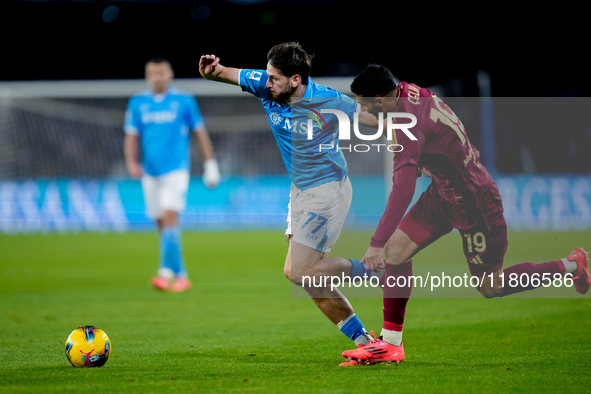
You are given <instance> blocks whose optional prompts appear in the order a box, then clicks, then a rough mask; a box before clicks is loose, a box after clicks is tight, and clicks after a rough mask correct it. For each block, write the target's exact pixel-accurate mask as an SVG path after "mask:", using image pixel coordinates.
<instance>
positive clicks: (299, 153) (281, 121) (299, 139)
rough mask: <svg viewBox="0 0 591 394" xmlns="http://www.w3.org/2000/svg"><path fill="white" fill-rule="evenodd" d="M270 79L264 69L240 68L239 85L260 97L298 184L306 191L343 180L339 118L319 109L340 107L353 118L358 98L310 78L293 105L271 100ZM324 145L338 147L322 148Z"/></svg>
mask: <svg viewBox="0 0 591 394" xmlns="http://www.w3.org/2000/svg"><path fill="white" fill-rule="evenodd" d="M267 79H268V75H267V72H266V71H264V70H246V69H243V70H240V86H241V87H242V90H244V91H247V92H249V93H252V94H253V95H255V96H256V97H258V98H259V99H260V100H261V102H262V104H263V108H264V109H265V111H266V112H267V116H268V118H269V124H270V125H271V130H272V131H273V135H274V136H275V139H276V141H277V145H278V146H279V150H280V151H281V156H282V158H283V162H284V163H285V166H286V167H287V171H288V173H289V175H290V177H291V181H292V182H293V184H294V185H295V187H297V188H298V189H301V190H305V189H309V188H311V187H315V186H319V185H322V184H324V183H327V182H330V181H340V180H343V179H344V178H345V177H346V176H347V162H346V161H345V157H344V156H343V152H342V151H341V150H338V149H336V147H337V146H338V144H339V137H338V130H339V128H338V125H339V123H338V119H337V117H336V116H335V115H333V114H328V113H323V114H321V111H320V109H321V108H326V109H338V110H340V111H342V112H344V113H345V114H346V115H347V116H348V117H349V120H351V121H352V120H353V115H354V113H355V111H356V110H357V103H356V102H355V100H353V99H351V98H350V97H348V96H346V95H343V94H341V93H340V92H338V91H336V90H334V89H332V88H329V87H326V86H322V85H318V84H317V83H314V82H312V80H311V79H308V85H307V87H306V91H305V93H304V97H303V99H302V100H301V101H299V102H297V103H296V104H294V105H293V107H292V106H291V105H290V104H288V103H285V102H277V101H273V100H272V99H271V93H270V92H269V90H268V89H267V88H266V87H265V85H266V83H267ZM309 119H313V122H314V123H313V130H314V135H313V138H312V139H308V120H309ZM321 146H324V147H326V146H333V147H335V149H320V147H321Z"/></svg>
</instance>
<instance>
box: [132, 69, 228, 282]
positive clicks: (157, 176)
mask: <svg viewBox="0 0 591 394" xmlns="http://www.w3.org/2000/svg"><path fill="white" fill-rule="evenodd" d="M145 75H146V80H147V82H148V84H149V86H150V89H147V90H145V91H143V92H140V93H138V94H136V95H135V96H133V97H132V98H131V99H130V100H129V104H128V107H127V112H126V116H125V125H124V130H125V141H124V153H125V162H126V165H127V169H128V171H129V174H130V175H131V176H132V177H133V178H141V182H142V189H143V192H144V200H145V203H146V208H147V215H148V216H149V217H150V218H152V219H154V220H155V221H156V224H157V226H158V230H159V232H160V267H159V269H158V276H156V277H154V278H152V285H154V286H155V287H156V288H158V289H160V290H169V289H170V290H172V291H175V292H180V291H185V290H187V289H189V288H190V287H191V282H190V281H189V277H188V273H187V269H186V267H185V263H184V259H183V252H182V243H181V230H180V225H179V214H180V213H181V212H182V211H183V210H184V208H185V205H186V200H187V190H188V187H189V178H190V166H191V163H190V155H189V146H190V134H191V132H195V135H196V136H197V140H198V143H199V147H200V150H201V156H202V158H203V160H204V162H203V166H204V173H203V181H204V183H205V185H206V186H207V187H209V188H215V187H216V186H217V185H218V183H219V181H220V173H219V169H218V164H217V161H216V159H215V155H214V149H213V146H212V144H211V140H210V138H209V134H208V133H207V130H206V129H205V126H204V124H203V119H202V117H201V113H200V112H199V106H198V105H197V101H196V100H195V98H194V97H193V96H192V95H191V94H189V93H187V92H183V91H180V90H178V89H177V88H175V87H173V86H171V85H170V84H171V82H172V79H173V77H174V72H173V69H172V66H171V64H170V62H169V61H168V60H166V59H163V58H153V59H151V60H149V61H148V62H147V63H146V66H145ZM140 155H141V163H140Z"/></svg>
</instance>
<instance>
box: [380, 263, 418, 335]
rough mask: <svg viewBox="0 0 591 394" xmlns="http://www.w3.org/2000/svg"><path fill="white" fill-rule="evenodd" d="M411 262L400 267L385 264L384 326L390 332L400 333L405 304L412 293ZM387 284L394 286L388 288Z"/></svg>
mask: <svg viewBox="0 0 591 394" xmlns="http://www.w3.org/2000/svg"><path fill="white" fill-rule="evenodd" d="M410 276H412V261H409V262H407V263H405V264H402V265H391V264H386V273H385V274H384V287H383V294H384V325H383V328H385V329H386V330H391V331H402V325H403V324H404V312H406V303H407V302H408V299H409V297H410V293H411V291H412V283H411V280H410V279H409V278H410ZM388 282H389V284H391V285H392V284H394V286H390V287H388Z"/></svg>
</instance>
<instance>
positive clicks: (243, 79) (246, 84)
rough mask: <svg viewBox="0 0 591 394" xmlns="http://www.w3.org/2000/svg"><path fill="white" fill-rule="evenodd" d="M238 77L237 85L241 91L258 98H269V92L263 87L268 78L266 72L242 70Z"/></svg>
mask: <svg viewBox="0 0 591 394" xmlns="http://www.w3.org/2000/svg"><path fill="white" fill-rule="evenodd" d="M239 75H240V77H239V81H240V82H239V83H240V87H241V88H242V90H243V91H245V92H248V93H251V94H253V95H255V96H256V97H258V98H267V97H269V94H270V93H269V90H268V89H267V88H266V87H265V85H266V84H267V79H268V78H269V76H268V75H267V72H266V71H264V70H249V69H242V70H240V73H239Z"/></svg>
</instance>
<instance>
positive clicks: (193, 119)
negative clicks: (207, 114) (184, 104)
mask: <svg viewBox="0 0 591 394" xmlns="http://www.w3.org/2000/svg"><path fill="white" fill-rule="evenodd" d="M187 118H188V119H187V124H188V125H189V127H190V129H191V130H197V129H201V128H203V127H204V126H205V123H204V122H203V117H202V116H201V111H200V110H199V104H197V100H196V99H195V97H193V96H189V98H188V111H187Z"/></svg>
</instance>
